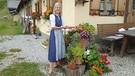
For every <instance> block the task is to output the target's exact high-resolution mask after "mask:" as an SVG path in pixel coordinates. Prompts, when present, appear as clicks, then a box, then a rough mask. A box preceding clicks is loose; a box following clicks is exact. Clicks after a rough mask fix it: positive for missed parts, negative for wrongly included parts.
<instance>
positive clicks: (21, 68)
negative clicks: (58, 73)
mask: <svg viewBox="0 0 135 76" xmlns="http://www.w3.org/2000/svg"><path fill="white" fill-rule="evenodd" d="M0 76H46V75H44V74H43V73H42V72H40V70H39V67H38V64H36V63H27V62H22V63H15V64H13V65H10V66H8V67H7V68H5V69H4V70H2V71H0Z"/></svg>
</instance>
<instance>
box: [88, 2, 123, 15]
mask: <svg viewBox="0 0 135 76" xmlns="http://www.w3.org/2000/svg"><path fill="white" fill-rule="evenodd" d="M110 1H111V2H110ZM121 1H122V2H121ZM101 2H104V3H105V5H104V6H103V10H101ZM121 3H122V4H121ZM108 4H111V5H110V7H111V8H110V9H111V10H109V8H108V6H109V5H108ZM124 11H125V0H90V9H89V15H92V16H93V15H98V16H116V15H118V16H123V15H124V14H123V13H124ZM119 13H121V14H119Z"/></svg>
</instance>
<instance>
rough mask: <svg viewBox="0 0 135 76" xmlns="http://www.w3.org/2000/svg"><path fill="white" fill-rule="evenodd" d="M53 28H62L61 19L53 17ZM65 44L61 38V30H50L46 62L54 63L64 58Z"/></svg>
mask: <svg viewBox="0 0 135 76" xmlns="http://www.w3.org/2000/svg"><path fill="white" fill-rule="evenodd" d="M55 26H57V27H61V26H62V19H61V17H58V16H56V15H55ZM65 53H66V50H65V42H64V36H63V30H62V29H59V30H54V29H51V32H50V44H49V51H48V60H49V61H50V62H56V61H58V60H61V59H63V58H65Z"/></svg>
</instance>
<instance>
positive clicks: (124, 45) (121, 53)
mask: <svg viewBox="0 0 135 76" xmlns="http://www.w3.org/2000/svg"><path fill="white" fill-rule="evenodd" d="M127 43H128V38H127V37H124V41H123V43H122V48H121V51H120V55H119V56H120V57H123V55H124V52H125V50H126V48H127Z"/></svg>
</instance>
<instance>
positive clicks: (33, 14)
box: [31, 12, 41, 20]
mask: <svg viewBox="0 0 135 76" xmlns="http://www.w3.org/2000/svg"><path fill="white" fill-rule="evenodd" d="M31 16H32V18H33V19H37V20H39V19H40V16H41V13H39V12H33V13H32V15H31Z"/></svg>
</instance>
